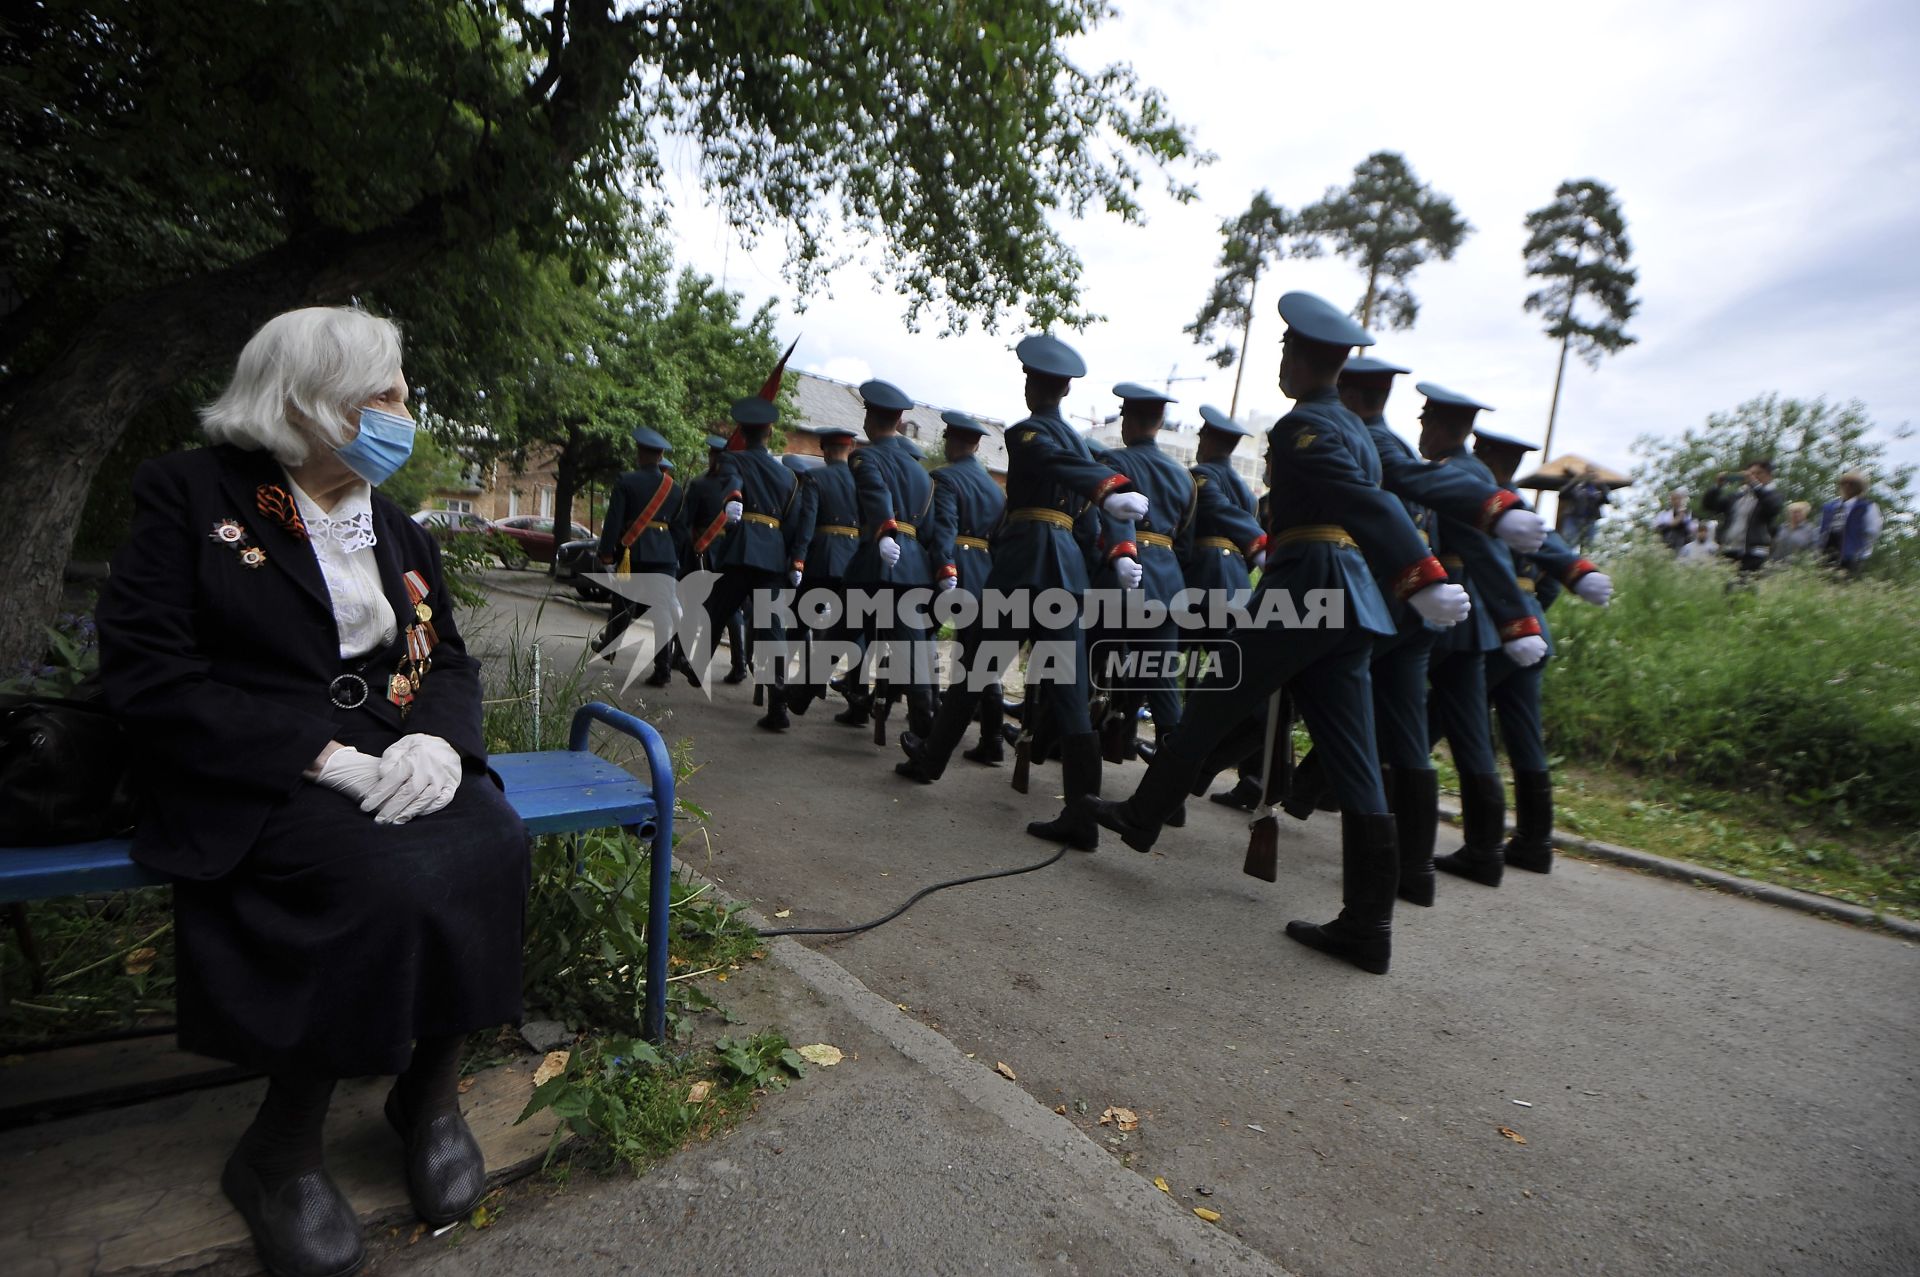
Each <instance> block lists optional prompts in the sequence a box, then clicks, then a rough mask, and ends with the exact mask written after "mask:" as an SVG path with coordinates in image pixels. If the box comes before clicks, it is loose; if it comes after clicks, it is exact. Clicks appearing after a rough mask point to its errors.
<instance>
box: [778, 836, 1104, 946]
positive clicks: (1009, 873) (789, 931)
mask: <svg viewBox="0 0 1920 1277" xmlns="http://www.w3.org/2000/svg"><path fill="white" fill-rule="evenodd" d="M1066 854H1067V847H1066V844H1065V843H1062V844H1061V845H1060V850H1058V851H1056V852H1054V853H1053V854H1052V855H1051V856H1048V857H1047V858H1046V859H1045V860H1039V861H1035V862H1034V863H1033V864H1030V865H1021V866H1020V867H1019V868H1018V869H996V870H994V871H993V872H992V873H984V874H974V875H973V876H972V877H970V878H949V879H947V881H945V882H936V883H934V884H933V885H932V886H930V887H922V888H920V890H918V891H916V892H914V893H913V894H912V895H911V896H908V897H907V903H905V904H903V905H901V906H900V907H899V908H898V909H895V910H894V911H893V912H892V913H890V914H888V915H887V916H886V917H884V918H875V919H874V920H873V921H872V922H863V923H861V924H860V925H858V926H855V927H769V928H767V929H766V930H764V931H756V932H755V933H754V934H755V935H758V936H763V937H765V936H850V935H855V934H857V933H859V932H862V931H871V930H873V929H874V928H875V927H878V926H882V925H884V924H886V923H889V922H892V921H893V920H894V919H895V918H898V917H899V916H900V915H901V914H903V913H905V912H906V911H907V910H909V909H911V908H913V907H914V906H915V905H917V904H919V903H920V902H921V901H922V900H924V899H926V898H927V897H928V896H930V895H932V894H933V893H934V892H936V891H945V890H946V889H947V888H948V887H963V886H965V885H966V884H967V883H970V882H986V881H987V880H988V879H991V878H1012V877H1015V876H1017V875H1019V874H1030V873H1033V872H1034V871H1035V870H1038V869H1045V868H1046V867H1047V866H1048V865H1050V864H1052V863H1053V862H1054V861H1056V860H1058V859H1060V857H1062V856H1064V855H1066Z"/></svg>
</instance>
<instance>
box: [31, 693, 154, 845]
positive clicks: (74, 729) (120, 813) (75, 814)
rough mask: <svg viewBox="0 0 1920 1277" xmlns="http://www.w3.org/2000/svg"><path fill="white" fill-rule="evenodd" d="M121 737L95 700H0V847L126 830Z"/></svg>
mask: <svg viewBox="0 0 1920 1277" xmlns="http://www.w3.org/2000/svg"><path fill="white" fill-rule="evenodd" d="M127 764H128V749H127V739H126V734H125V732H124V731H123V730H122V728H121V726H120V724H119V723H118V722H117V721H116V720H115V719H114V717H113V716H112V715H111V714H109V713H108V712H107V710H106V707H105V706H103V705H101V704H99V703H98V702H97V701H88V700H70V699H64V698H61V697H55V696H27V695H19V694H0V847H35V846H46V845H48V844H53V843H67V842H88V841H90V840H92V839H96V838H111V837H114V836H115V835H119V834H125V833H126V832H128V831H129V830H131V829H132V828H133V822H134V812H135V798H134V794H133V785H132V775H131V772H130V770H129V768H128V765H127Z"/></svg>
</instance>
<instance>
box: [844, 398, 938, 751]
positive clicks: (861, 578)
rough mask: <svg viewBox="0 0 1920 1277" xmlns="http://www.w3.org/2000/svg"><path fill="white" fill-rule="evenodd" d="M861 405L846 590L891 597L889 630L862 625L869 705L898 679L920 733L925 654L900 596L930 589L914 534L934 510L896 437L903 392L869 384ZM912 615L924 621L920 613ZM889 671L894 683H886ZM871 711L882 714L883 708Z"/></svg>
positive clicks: (924, 719)
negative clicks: (861, 440)
mask: <svg viewBox="0 0 1920 1277" xmlns="http://www.w3.org/2000/svg"><path fill="white" fill-rule="evenodd" d="M860 400H861V402H862V403H864V404H865V405H866V408H867V419H866V423H865V425H866V432H867V446H866V447H864V448H862V449H860V451H859V452H857V453H855V454H854V455H853V458H852V459H851V460H850V461H848V462H847V466H848V469H850V470H851V471H852V472H853V491H854V496H855V499H856V500H857V501H858V503H859V507H860V543H859V547H858V548H857V549H856V550H855V551H854V554H853V561H852V562H851V563H850V564H848V566H847V585H848V586H849V588H850V589H851V590H861V591H866V592H868V593H869V594H872V595H875V596H879V595H880V594H881V593H882V592H885V593H888V594H890V596H891V597H890V601H889V602H888V603H887V606H888V607H889V608H890V610H891V611H892V613H893V617H892V624H890V625H888V626H886V627H884V628H876V627H875V625H874V624H873V623H871V622H869V623H868V625H867V628H866V638H867V649H868V652H869V653H870V654H871V655H872V656H873V657H874V659H875V662H876V664H875V666H874V677H873V689H874V690H873V693H872V700H873V701H880V700H881V698H882V697H887V698H888V699H892V698H895V697H897V696H898V692H897V691H889V690H884V689H885V688H886V683H887V682H888V681H892V682H893V685H894V687H896V688H897V686H898V677H899V676H900V675H902V674H904V676H905V679H906V700H907V722H908V726H909V729H910V730H912V731H914V732H919V733H924V732H926V731H928V730H930V729H931V728H932V725H933V660H932V649H931V647H930V646H929V643H928V639H927V630H926V626H925V624H924V623H921V624H916V623H915V616H914V615H913V614H911V613H912V611H913V610H912V609H910V608H908V607H907V606H906V600H905V598H904V596H905V595H906V594H907V592H908V591H910V590H915V589H925V588H927V587H930V586H931V585H932V584H933V574H932V572H931V571H930V570H929V568H928V566H927V553H926V551H925V550H924V549H923V548H922V547H921V545H920V529H921V528H923V527H925V526H926V522H927V516H928V515H929V514H931V513H932V511H933V482H932V480H931V479H929V478H928V477H927V471H926V468H925V467H924V466H922V465H921V464H920V449H919V448H917V447H915V446H914V443H913V440H911V439H909V438H907V437H906V436H905V435H903V434H901V433H900V418H901V415H902V414H903V413H905V412H906V411H907V409H909V408H911V407H913V400H911V399H909V398H908V397H907V395H906V392H905V391H903V390H901V389H900V388H899V387H898V386H895V385H893V384H892V383H890V382H885V381H868V382H864V383H862V384H861V386H860ZM918 615H919V619H920V620H921V621H922V622H924V620H925V613H924V611H922V612H920V613H919V614H918ZM880 640H885V644H884V648H883V647H882V646H881V645H880V643H879V641H880ZM903 667H904V668H903ZM890 669H891V672H892V673H893V674H894V675H895V678H894V679H893V680H888V679H887V674H888V672H889V670H890ZM858 681H859V680H858V671H857V670H856V671H853V672H851V673H849V674H848V676H847V689H848V701H849V702H850V704H849V709H850V710H851V711H855V712H857V710H858V708H859V703H858V702H857V701H855V700H854V698H855V696H857V695H858ZM872 708H873V712H874V713H876V714H880V715H884V714H885V713H886V706H885V705H884V704H875V705H873V707H872ZM842 721H845V716H842ZM878 730H880V729H879V728H876V731H878ZM875 739H879V738H878V737H877V736H876V738H875Z"/></svg>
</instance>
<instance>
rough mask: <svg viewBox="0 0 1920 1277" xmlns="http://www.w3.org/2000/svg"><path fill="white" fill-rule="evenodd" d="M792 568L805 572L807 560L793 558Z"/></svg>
mask: <svg viewBox="0 0 1920 1277" xmlns="http://www.w3.org/2000/svg"><path fill="white" fill-rule="evenodd" d="M793 570H794V571H795V572H805V571H806V570H807V561H806V560H805V559H795V560H794V561H793Z"/></svg>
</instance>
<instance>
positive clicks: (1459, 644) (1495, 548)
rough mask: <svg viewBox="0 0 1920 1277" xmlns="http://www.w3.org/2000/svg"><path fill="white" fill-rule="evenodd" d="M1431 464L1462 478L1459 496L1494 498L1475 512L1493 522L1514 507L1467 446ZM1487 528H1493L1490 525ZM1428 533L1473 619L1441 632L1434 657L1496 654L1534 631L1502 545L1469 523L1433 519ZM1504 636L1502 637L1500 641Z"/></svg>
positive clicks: (1464, 445)
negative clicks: (1468, 601) (1472, 491)
mask: <svg viewBox="0 0 1920 1277" xmlns="http://www.w3.org/2000/svg"><path fill="white" fill-rule="evenodd" d="M1388 433H1392V432H1391V431H1389V432H1388ZM1434 461H1435V463H1436V465H1437V466H1438V468H1440V469H1443V470H1450V471H1455V472H1457V473H1458V474H1459V475H1460V476H1462V477H1463V481H1462V480H1457V481H1456V482H1457V483H1461V488H1462V491H1463V492H1464V491H1465V490H1467V488H1468V487H1469V486H1470V487H1472V488H1479V489H1483V490H1485V491H1487V492H1490V493H1493V494H1496V495H1495V496H1494V497H1489V498H1482V499H1481V501H1480V502H1479V503H1478V505H1477V507H1475V508H1477V509H1479V510H1482V511H1486V510H1489V509H1492V510H1494V517H1497V516H1498V514H1501V513H1505V511H1506V509H1507V508H1508V507H1509V506H1511V505H1512V504H1514V501H1513V500H1511V499H1503V498H1500V497H1499V496H1498V494H1499V493H1500V485H1499V484H1498V483H1495V482H1494V479H1493V471H1491V470H1489V469H1487V464H1486V462H1484V461H1482V460H1480V458H1478V457H1476V456H1474V455H1473V453H1471V452H1470V451H1468V450H1467V446H1466V444H1465V443H1462V444H1461V445H1460V447H1458V448H1456V449H1454V450H1453V451H1452V452H1449V453H1448V454H1447V455H1446V456H1444V457H1436V458H1434ZM1436 499H1437V498H1436ZM1462 500H1463V501H1465V500H1466V498H1464V497H1463V498H1462ZM1429 504H1431V503H1429ZM1496 507H1497V508H1496ZM1474 517H1478V516H1474ZM1487 526H1489V527H1490V526H1492V524H1491V520H1489V521H1488V525H1487ZM1428 533H1429V535H1430V538H1431V540H1432V542H1433V552H1434V553H1435V554H1436V555H1437V556H1439V559H1440V562H1441V564H1442V566H1444V567H1445V568H1446V569H1447V575H1448V576H1449V577H1451V578H1452V579H1453V580H1454V581H1456V582H1458V583H1459V584H1461V585H1463V586H1465V587H1466V590H1467V594H1468V596H1469V597H1471V598H1472V600H1473V613H1472V615H1470V616H1469V617H1467V619H1466V620H1465V621H1462V622H1461V623H1460V624H1458V625H1455V626H1452V627H1451V628H1449V629H1446V630H1442V631H1441V632H1440V635H1439V637H1438V638H1437V639H1436V640H1435V641H1434V652H1435V654H1436V656H1442V655H1445V654H1447V653H1451V652H1492V651H1497V650H1498V649H1499V647H1500V645H1501V643H1503V642H1505V641H1506V639H1507V638H1518V637H1520V636H1521V635H1522V634H1523V633H1532V632H1533V631H1532V628H1531V627H1530V626H1527V625H1526V624H1525V622H1526V621H1529V620H1532V619H1533V616H1532V612H1531V610H1530V609H1529V608H1528V607H1527V604H1526V601H1525V599H1524V598H1523V597H1522V595H1521V594H1520V592H1519V589H1518V587H1517V586H1515V584H1514V582H1513V573H1512V570H1511V569H1512V565H1513V556H1512V554H1511V553H1510V552H1509V551H1508V550H1507V548H1506V547H1505V546H1502V545H1499V544H1496V543H1494V542H1493V541H1492V538H1491V537H1489V536H1487V535H1485V534H1484V533H1483V532H1481V531H1479V530H1478V529H1476V528H1475V527H1474V526H1473V525H1472V524H1471V523H1470V522H1463V521H1460V520H1457V519H1450V518H1449V519H1440V520H1437V521H1435V522H1434V523H1433V524H1431V525H1430V526H1429V528H1428ZM1515 622H1520V623H1521V624H1520V625H1519V627H1517V628H1516V626H1515ZM1503 632H1505V638H1503V637H1502V634H1503Z"/></svg>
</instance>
